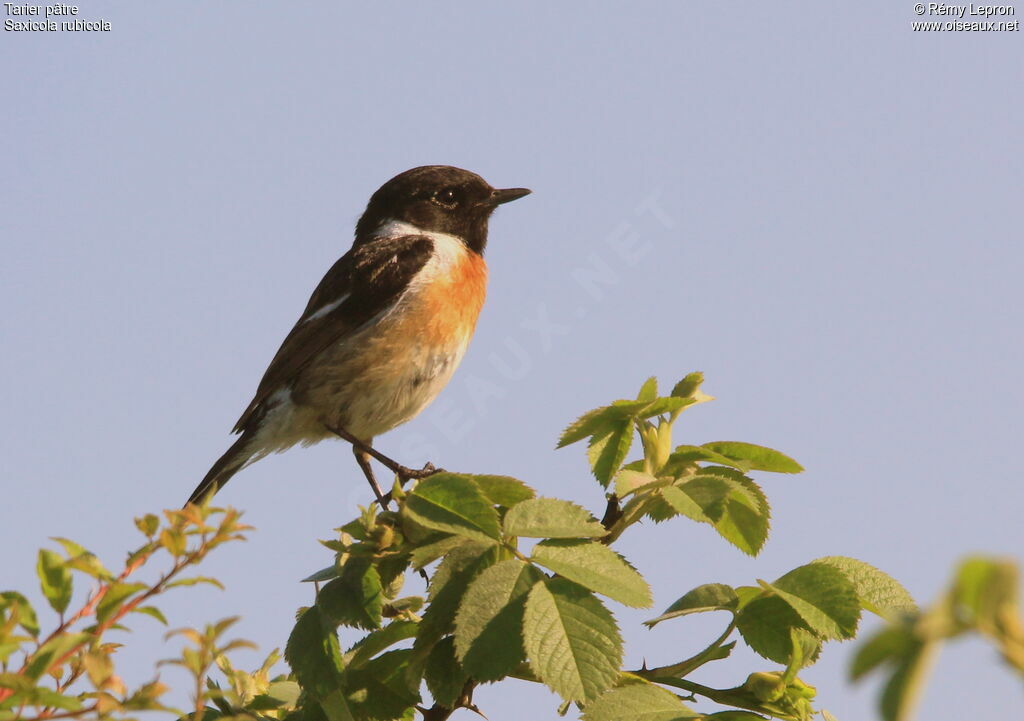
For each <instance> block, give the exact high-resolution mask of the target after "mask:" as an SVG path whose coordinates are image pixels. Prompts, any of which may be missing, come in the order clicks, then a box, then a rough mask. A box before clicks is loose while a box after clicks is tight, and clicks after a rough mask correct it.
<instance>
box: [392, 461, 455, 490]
mask: <svg viewBox="0 0 1024 721" xmlns="http://www.w3.org/2000/svg"><path fill="white" fill-rule="evenodd" d="M394 471H395V473H396V474H397V475H398V477H399V478H400V479H401V481H402V485H403V486H404V485H405V484H406V483H407V482H408V481H422V480H423V479H424V478H429V477H430V476H432V475H434V474H435V473H444V469H443V468H435V467H434V464H433V463H427V464H426V465H425V466H423V468H420V469H419V470H416V469H413V468H406V467H405V466H399V467H398V468H396V469H394Z"/></svg>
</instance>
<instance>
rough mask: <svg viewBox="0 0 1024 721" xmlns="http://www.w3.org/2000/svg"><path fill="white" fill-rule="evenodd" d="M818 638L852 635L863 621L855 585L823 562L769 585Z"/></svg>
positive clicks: (793, 572) (809, 565)
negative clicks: (860, 621)
mask: <svg viewBox="0 0 1024 721" xmlns="http://www.w3.org/2000/svg"><path fill="white" fill-rule="evenodd" d="M770 587H771V589H772V590H773V591H774V592H775V593H776V594H778V595H779V596H780V597H781V598H782V599H783V600H784V601H786V603H788V604H789V605H790V606H792V607H793V610H794V611H796V612H797V613H798V614H799V615H800V618H802V619H803V620H804V622H805V623H806V624H807V627H808V628H809V629H810V630H811V631H812V632H813V633H814V634H815V635H816V636H818V637H819V638H823V639H845V638H853V636H854V634H855V633H856V632H857V622H858V621H859V620H860V601H859V599H858V598H857V592H856V591H855V590H854V587H853V584H852V583H851V582H850V581H849V579H847V577H846V574H844V573H843V572H842V571H840V570H839V569H837V568H835V567H833V566H830V565H826V564H823V563H808V564H807V565H805V566H800V567H799V568H794V569H793V570H792V571H790V572H789V573H787V574H785V575H784V576H782V577H780V578H778V579H777V580H776V581H775V582H774V583H772V584H770Z"/></svg>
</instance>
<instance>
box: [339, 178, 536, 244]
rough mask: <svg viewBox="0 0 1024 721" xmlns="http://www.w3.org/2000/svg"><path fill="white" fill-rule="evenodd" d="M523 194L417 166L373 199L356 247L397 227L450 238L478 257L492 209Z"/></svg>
mask: <svg viewBox="0 0 1024 721" xmlns="http://www.w3.org/2000/svg"><path fill="white" fill-rule="evenodd" d="M529 192H530V191H529V190H527V189H526V188H507V189H505V190H496V189H495V188H492V187H491V186H490V185H489V184H488V183H487V181H486V180H484V179H483V178H481V177H480V176H479V175H477V174H476V173H471V172H469V171H468V170H462V169H461V168H453V167H452V166H450V165H423V166H421V167H419V168H413V169H412V170H406V171H405V172H404V173H400V174H398V175H396V176H395V177H393V178H392V179H391V180H389V181H388V182H386V183H384V185H382V186H381V187H380V189H379V190H378V191H377V192H376V193H374V194H373V197H371V198H370V202H369V204H368V205H367V206H366V211H365V212H364V213H363V215H362V217H361V218H360V219H359V223H358V224H357V225H356V242H357V243H358V242H360V241H363V240H366V239H368V238H369V237H371V236H372V235H373V234H374V233H375V232H376V231H377V230H378V229H379V228H380V227H381V226H382V225H384V224H385V223H387V222H389V221H401V222H405V223H409V224H410V225H414V226H416V227H417V228H419V229H420V230H422V231H425V232H434V233H447V234H449V235H454V236H456V237H457V238H460V239H461V240H462V241H463V242H464V243H465V244H466V245H467V246H468V247H469V248H470V249H472V250H474V251H476V252H477V253H483V251H484V246H485V245H487V219H488V218H490V217H491V213H493V212H494V209H495V208H497V207H498V206H499V205H501V204H502V203H507V202H509V201H511V200H515V199H516V198H522V197H523V196H524V195H527V194H529Z"/></svg>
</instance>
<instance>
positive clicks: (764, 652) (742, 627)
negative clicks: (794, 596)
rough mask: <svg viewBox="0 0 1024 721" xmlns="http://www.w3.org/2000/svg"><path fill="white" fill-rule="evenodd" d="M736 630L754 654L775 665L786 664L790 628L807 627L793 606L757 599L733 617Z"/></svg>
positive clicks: (776, 598) (767, 598) (777, 599)
mask: <svg viewBox="0 0 1024 721" xmlns="http://www.w3.org/2000/svg"><path fill="white" fill-rule="evenodd" d="M736 628H737V630H739V632H740V634H741V635H742V636H743V640H744V641H746V643H747V645H748V646H750V648H752V649H753V650H754V651H755V652H756V653H758V654H760V655H761V656H764V657H765V658H767V659H769V660H771V661H775V662H776V663H781V664H787V663H789V659H790V656H791V655H792V653H793V646H792V634H791V633H790V631H791V630H792V629H793V628H804V629H806V628H807V625H806V624H805V623H804V621H803V620H802V619H801V618H800V616H799V614H797V612H796V611H794V610H793V607H792V606H790V605H789V604H788V603H786V602H785V601H784V600H782V598H781V597H779V596H760V597H758V598H756V599H754V600H753V601H749V602H748V603H747V604H745V605H744V606H743V607H742V608H741V609H740V612H739V613H738V614H737V615H736Z"/></svg>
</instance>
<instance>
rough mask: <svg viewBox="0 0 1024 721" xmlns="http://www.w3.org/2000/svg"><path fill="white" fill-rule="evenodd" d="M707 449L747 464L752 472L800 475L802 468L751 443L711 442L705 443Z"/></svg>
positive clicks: (789, 459)
mask: <svg viewBox="0 0 1024 721" xmlns="http://www.w3.org/2000/svg"><path fill="white" fill-rule="evenodd" d="M703 447H704V448H707V449H709V450H711V451H714V452H715V453H719V454H721V455H723V456H725V457H726V458H731V459H732V460H734V461H742V462H744V463H746V464H749V469H750V470H752V471H772V472H773V473H800V472H801V471H803V470H804V467H803V466H801V465H800V464H799V463H797V462H796V461H794V460H793V459H792V458H790V457H789V456H787V455H785V454H784V453H780V452H779V451H776V450H773V449H771V448H765V447H764V446H756V445H754V444H753V443H740V442H739V441H712V442H711V443H705V444H704V445H703Z"/></svg>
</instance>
